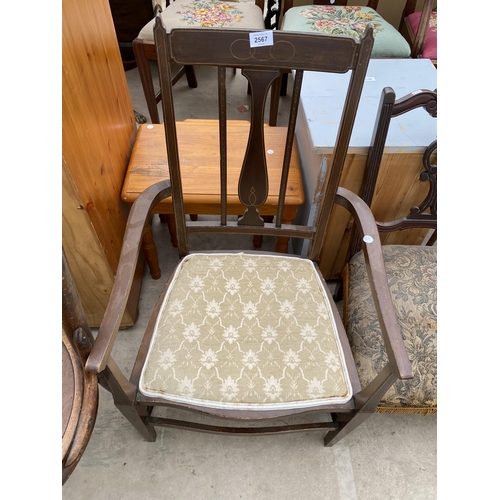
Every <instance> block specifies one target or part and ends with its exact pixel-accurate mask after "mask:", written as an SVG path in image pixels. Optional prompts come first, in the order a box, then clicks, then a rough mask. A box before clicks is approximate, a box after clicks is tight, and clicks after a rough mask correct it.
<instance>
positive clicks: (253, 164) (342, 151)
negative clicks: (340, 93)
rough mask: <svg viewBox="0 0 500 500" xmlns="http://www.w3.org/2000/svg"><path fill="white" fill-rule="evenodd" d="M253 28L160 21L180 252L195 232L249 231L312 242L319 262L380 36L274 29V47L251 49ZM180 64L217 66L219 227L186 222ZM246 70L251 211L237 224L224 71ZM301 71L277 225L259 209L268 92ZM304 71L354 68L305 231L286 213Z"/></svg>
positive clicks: (243, 181) (244, 170)
mask: <svg viewBox="0 0 500 500" xmlns="http://www.w3.org/2000/svg"><path fill="white" fill-rule="evenodd" d="M250 33H251V31H250V30H236V29H211V28H203V29H197V28H178V29H172V30H171V31H170V32H169V33H167V32H166V30H165V28H164V27H163V24H162V20H161V18H160V17H159V16H157V18H156V24H155V45H156V49H157V60H158V65H159V73H160V86H161V91H162V95H163V100H162V102H163V115H164V123H165V136H166V144H167V156H168V164H169V170H170V180H171V182H172V198H173V205H174V214H175V215H174V216H175V223H176V228H177V239H178V249H179V254H180V255H181V256H184V255H187V253H188V251H189V247H188V241H187V236H188V234H189V233H193V232H213V231H215V232H219V233H229V232H236V233H240V234H241V233H243V234H256V235H259V234H269V235H274V236H293V237H297V238H309V239H311V240H312V242H311V245H310V255H309V257H310V258H311V259H312V260H317V259H318V258H319V250H320V247H321V243H322V237H323V233H324V232H325V230H326V226H327V223H328V218H329V215H330V212H331V210H332V208H333V203H334V197H335V193H336V191H337V187H338V184H339V180H340V175H341V173H342V168H343V164H344V160H345V156H346V154H347V148H348V145H349V139H350V135H351V132H352V127H353V125H354V118H355V116H356V111H357V107H358V103H359V98H360V95H361V90H362V88H363V83H364V78H365V75H366V69H367V66H368V62H369V58H370V54H371V49H372V47H373V33H372V29H371V28H369V29H367V30H366V31H365V33H364V36H363V37H362V39H361V41H360V42H356V41H355V40H354V39H352V38H349V37H341V36H325V35H322V34H306V33H291V32H273V38H274V40H273V44H272V45H270V46H260V47H254V48H252V47H250V39H249V35H250ZM171 62H174V63H176V64H179V65H207V66H215V67H217V68H218V70H217V72H218V100H219V123H220V125H219V133H220V140H219V144H220V170H221V174H220V181H221V186H220V192H221V219H220V222H219V221H216V222H208V223H207V221H190V222H187V223H186V220H185V210H184V207H183V206H182V195H181V193H182V179H181V173H180V172H181V171H180V161H179V151H178V146H177V131H176V122H175V111H174V96H173V92H172V83H171V82H172V76H171V73H170V63H171ZM226 67H230V68H242V74H243V75H244V76H245V78H246V79H247V80H248V82H249V88H250V93H251V113H250V131H249V136H248V143H247V147H246V153H245V155H244V159H243V164H242V166H241V173H240V177H239V182H238V196H239V199H240V202H241V203H242V205H244V206H245V207H246V210H245V212H244V214H243V216H242V217H241V218H240V219H239V220H238V222H237V223H230V222H228V221H227V148H228V147H230V146H231V145H229V144H227V116H226V77H225V68H226ZM287 69H293V70H295V73H296V75H295V76H296V77H295V79H294V88H293V93H292V103H291V107H290V116H289V122H288V131H287V135H286V143H285V148H284V156H283V167H282V175H281V184H280V189H279V197H278V205H277V216H276V218H275V221H274V222H273V223H265V222H264V220H263V219H262V217H261V216H260V215H259V212H258V209H259V207H260V206H262V205H263V204H264V203H265V202H266V199H267V196H268V190H269V185H268V174H267V164H266V148H265V128H264V108H265V104H266V98H267V95H268V92H269V89H270V87H271V85H272V83H273V81H274V80H276V79H277V78H279V76H280V72H281V71H283V70H287ZM304 71H322V72H333V73H346V72H348V71H351V80H350V86H349V89H348V92H347V97H346V101H345V106H344V110H343V113H342V117H341V126H340V129H339V133H338V136H337V142H336V147H335V154H334V155H333V157H332V160H331V164H330V166H329V169H328V174H327V180H326V182H325V186H324V196H323V202H324V203H323V206H322V207H321V208H320V210H319V215H318V217H317V219H316V221H315V227H305V228H301V227H298V226H295V225H292V224H287V225H283V224H282V218H283V208H284V203H285V194H286V185H287V181H288V172H289V167H290V159H291V156H292V146H293V140H294V134H295V125H296V120H297V113H298V109H299V98H300V91H301V83H302V75H303V72H304Z"/></svg>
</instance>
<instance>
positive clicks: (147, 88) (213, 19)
mask: <svg viewBox="0 0 500 500" xmlns="http://www.w3.org/2000/svg"><path fill="white" fill-rule="evenodd" d="M152 2H153V8H154V13H155V15H156V14H160V15H161V17H162V20H163V22H164V23H165V26H166V27H167V29H171V28H173V27H182V26H185V27H196V26H197V27H212V28H222V27H224V28H248V29H255V30H257V31H258V30H264V15H263V10H264V0H255V4H253V3H251V2H237V1H236V2H235V1H234V0H230V1H228V2H226V1H224V0H172V1H171V2H170V0H152ZM153 26H154V18H153V19H152V20H151V21H150V22H149V23H148V24H146V25H145V26H144V28H142V30H141V31H140V32H139V35H138V36H137V38H136V39H135V40H134V41H133V42H132V48H133V50H134V56H135V61H136V63H137V69H138V71H139V76H140V79H141V84H142V88H143V91H144V97H145V99H146V104H147V106H148V111H149V116H150V117H151V121H152V122H153V123H160V117H159V115H158V107H157V104H158V102H159V101H160V100H161V92H156V91H155V88H154V83H153V76H152V73H151V68H150V66H149V61H155V60H156V48H155V43H154V36H153ZM184 74H185V75H186V78H187V81H188V85H189V86H190V87H192V88H196V87H197V86H198V83H197V80H196V74H195V71H194V68H193V66H192V65H185V66H181V67H180V69H179V70H178V71H177V72H176V73H175V74H173V75H172V82H173V83H174V84H175V83H176V82H178V81H179V79H180V78H181V77H182V76H183V75H184Z"/></svg>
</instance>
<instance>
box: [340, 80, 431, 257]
mask: <svg viewBox="0 0 500 500" xmlns="http://www.w3.org/2000/svg"><path fill="white" fill-rule="evenodd" d="M418 108H423V109H424V110H425V111H426V112H427V113H428V114H429V115H430V116H432V117H433V118H436V117H437V92H436V91H431V90H427V89H422V90H417V91H414V92H412V93H411V94H408V95H405V96H403V97H401V98H400V99H398V100H396V94H395V92H394V90H393V89H392V88H391V87H385V88H384V89H383V90H382V95H381V97H380V103H379V109H378V111H377V118H376V120H375V128H374V131H373V136H372V141H371V146H370V150H369V152H368V158H367V161H366V170H365V176H364V179H363V184H362V191H361V198H362V199H363V201H364V202H365V203H366V204H367V205H368V206H370V205H371V203H372V201H373V195H374V193H375V186H376V183H377V178H378V173H379V169H380V164H381V161H382V155H383V154H384V146H385V142H386V140H387V134H388V132H389V125H390V122H391V119H392V118H393V117H396V116H399V115H402V114H404V113H407V112H409V111H411V110H414V109H418ZM436 149H437V140H436V141H432V142H431V144H429V146H427V148H426V150H425V151H424V153H423V155H422V164H423V167H424V170H423V172H422V173H421V175H420V179H421V180H422V181H428V182H429V192H428V194H427V196H426V198H425V200H423V201H422V203H421V204H420V205H419V206H418V207H417V206H415V207H412V208H411V209H410V213H409V214H408V215H407V216H405V217H401V218H399V219H397V220H394V221H390V222H377V227H378V230H379V231H380V232H385V233H387V232H391V231H400V230H403V229H412V228H430V229H435V231H434V234H433V236H432V237H431V238H430V239H429V241H428V245H432V244H433V243H434V241H435V240H436V237H437V177H436V175H437V166H436V165H432V164H431V163H430V160H431V156H432V155H433V153H434V152H435V151H436ZM401 168H404V165H402V166H401ZM360 249H361V235H360V233H359V231H357V230H354V232H353V236H352V239H351V242H350V246H349V252H348V261H349V260H350V259H351V257H352V256H353V255H354V254H356V253H357V252H359V250H360Z"/></svg>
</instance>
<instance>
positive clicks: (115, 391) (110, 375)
mask: <svg viewBox="0 0 500 500" xmlns="http://www.w3.org/2000/svg"><path fill="white" fill-rule="evenodd" d="M101 378H103V379H105V380H106V385H107V386H108V388H109V389H110V392H111V394H112V395H113V401H114V403H115V406H116V408H118V410H119V411H120V412H121V413H122V414H123V416H124V417H125V418H126V419H127V420H128V421H129V422H130V423H131V424H132V425H133V427H134V428H135V429H136V430H137V432H139V434H140V435H141V436H142V437H143V438H144V439H145V440H146V441H150V442H153V441H155V440H156V430H155V428H154V426H152V425H151V424H148V423H146V418H147V417H149V415H150V413H151V412H150V409H151V407H145V406H139V405H137V404H135V401H134V400H135V391H136V388H135V386H132V385H131V383H130V382H129V381H128V380H127V379H126V378H125V376H124V375H123V373H122V372H121V370H120V369H119V368H118V366H117V365H116V363H115V362H114V360H113V358H111V357H110V358H109V359H108V363H107V366H106V368H105V369H104V370H103V371H102V372H101Z"/></svg>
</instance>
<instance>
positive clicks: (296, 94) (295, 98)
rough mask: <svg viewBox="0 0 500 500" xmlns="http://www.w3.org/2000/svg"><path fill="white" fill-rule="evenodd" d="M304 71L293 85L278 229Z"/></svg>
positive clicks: (277, 216) (277, 219) (299, 73)
mask: <svg viewBox="0 0 500 500" xmlns="http://www.w3.org/2000/svg"><path fill="white" fill-rule="evenodd" d="M303 77H304V71H302V70H297V71H296V72H295V79H294V83H293V92H292V102H291V105H290V118H289V120H288V133H287V136H286V144H285V154H284V156H283V170H282V173H281V182H280V194H279V199H278V211H277V214H276V227H281V221H282V219H283V208H284V206H285V196H286V186H287V184H288V172H289V170H290V159H291V156H292V146H293V141H294V137H295V125H296V123H297V113H298V110H299V100H300V90H301V88H302V80H303Z"/></svg>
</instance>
